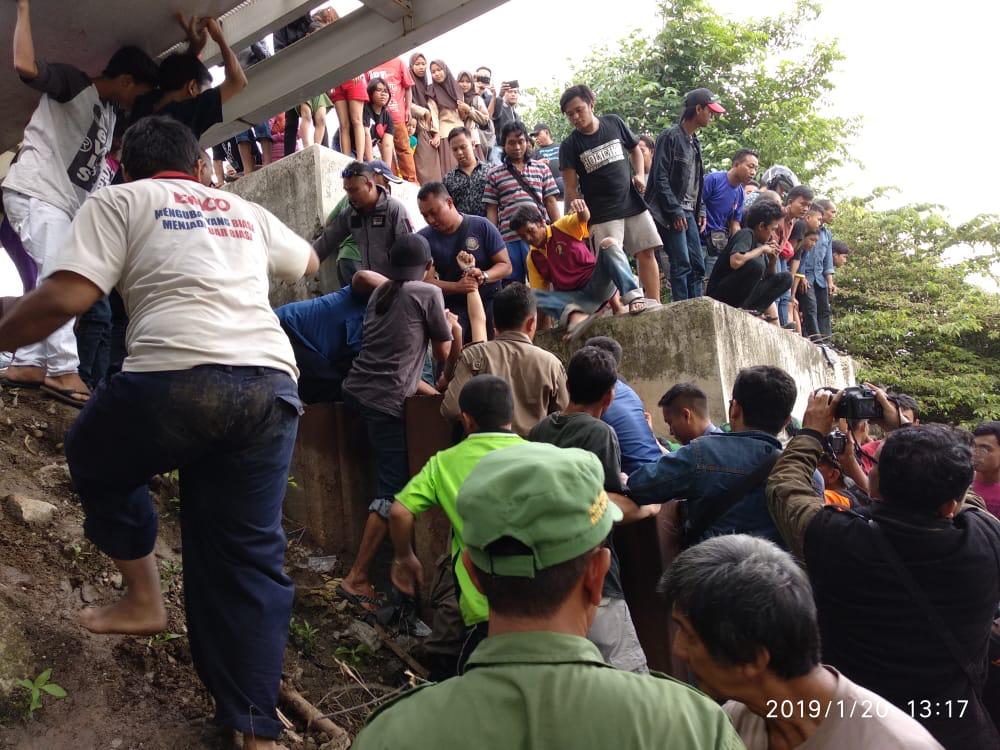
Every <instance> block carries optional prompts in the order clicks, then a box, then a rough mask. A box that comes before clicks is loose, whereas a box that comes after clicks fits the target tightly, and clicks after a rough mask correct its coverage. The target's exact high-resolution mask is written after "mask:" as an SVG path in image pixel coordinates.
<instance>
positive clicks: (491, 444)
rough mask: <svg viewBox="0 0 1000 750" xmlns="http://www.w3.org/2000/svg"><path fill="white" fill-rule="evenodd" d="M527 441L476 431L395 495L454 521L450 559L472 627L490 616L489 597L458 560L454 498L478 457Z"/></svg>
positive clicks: (418, 510) (414, 508) (406, 504)
mask: <svg viewBox="0 0 1000 750" xmlns="http://www.w3.org/2000/svg"><path fill="white" fill-rule="evenodd" d="M524 442H525V441H524V440H522V439H521V438H520V437H518V436H517V435H515V434H514V433H512V432H476V433H473V434H472V435H469V436H468V437H467V438H465V440H463V441H462V442H461V443H459V444H458V445H456V446H454V447H452V448H448V449H447V450H443V451H440V452H438V453H436V454H434V455H433V456H431V458H430V460H429V461H428V462H427V463H426V464H424V468H423V469H421V470H420V473H419V474H417V475H416V476H415V477H413V479H411V480H410V481H409V482H407V483H406V486H405V487H404V488H403V489H402V491H400V492H399V494H397V495H396V502H398V503H399V504H400V505H402V506H403V507H404V508H406V509H407V510H408V511H410V513H413V514H414V515H419V514H421V513H423V512H424V511H425V510H427V509H428V508H433V507H434V506H438V507H440V508H441V510H443V511H444V513H445V515H446V516H448V520H449V521H451V527H452V534H451V559H452V561H453V562H454V564H455V577H456V578H457V579H458V590H459V595H458V607H459V609H460V610H461V612H462V619H463V620H465V624H466V625H468V626H469V627H471V626H473V625H475V624H476V623H478V622H485V621H486V620H488V619H489V616H490V608H489V604H487V602H486V597H484V596H483V595H482V594H481V593H480V592H479V590H478V589H477V588H476V587H475V585H474V584H473V583H472V579H470V578H469V573H468V571H466V569H465V566H464V565H463V564H462V562H461V561H460V560H457V557H458V555H460V554H461V553H462V550H464V549H465V545H464V543H463V542H462V519H461V518H460V517H459V515H458V511H457V510H455V500H456V499H457V498H458V491H459V490H460V489H461V488H462V484H463V483H464V482H465V478H466V477H467V476H469V474H470V473H471V471H472V470H473V469H474V468H476V464H478V463H479V459H481V458H482V457H483V456H485V455H486V454H487V453H490V452H492V451H495V450H498V449H500V448H509V447H510V446H512V445H520V444H522V443H524Z"/></svg>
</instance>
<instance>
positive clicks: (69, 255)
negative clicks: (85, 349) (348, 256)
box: [0, 116, 319, 750]
mask: <svg viewBox="0 0 1000 750" xmlns="http://www.w3.org/2000/svg"><path fill="white" fill-rule="evenodd" d="M201 159H202V154H201V152H200V151H199V149H198V143H197V141H196V140H195V137H194V135H193V134H192V133H191V131H190V130H189V129H188V128H187V126H185V125H183V124H182V123H180V122H177V121H176V120H172V119H170V118H168V117H161V116H154V117H148V118H146V119H144V120H142V121H141V122H139V123H137V124H136V125H133V126H132V127H131V128H129V130H128V131H126V133H125V139H124V144H123V148H122V167H123V169H124V172H125V177H126V181H127V182H126V184H124V185H117V186H112V187H106V188H102V189H101V190H99V191H98V192H96V193H95V194H94V195H92V196H91V197H90V198H89V199H88V200H87V201H86V202H85V203H84V204H83V206H82V207H81V208H80V211H79V212H78V213H77V216H76V219H75V220H74V221H73V226H72V228H71V231H70V235H69V238H68V241H67V242H66V243H65V244H64V245H63V246H61V247H60V248H59V249H58V251H57V252H56V253H55V257H54V258H53V261H52V272H51V274H50V275H49V276H48V278H46V279H45V280H44V281H43V282H42V283H41V285H40V286H39V287H38V288H37V289H36V290H35V291H33V292H31V293H30V294H28V295H26V296H25V297H23V298H22V299H21V301H20V303H18V305H17V306H16V307H15V308H14V309H13V310H12V311H11V312H10V313H9V314H8V315H7V317H5V318H3V319H0V350H4V349H9V348H12V347H16V346H21V345H23V344H26V343H29V342H31V341H37V340H40V339H42V338H44V337H45V336H47V335H48V334H49V333H51V332H52V331H53V330H55V329H56V328H58V327H59V326H60V325H63V324H64V323H65V322H66V321H67V320H69V319H70V318H72V317H73V316H74V315H78V314H79V313H81V312H83V311H84V310H86V309H87V308H89V307H90V305H92V304H93V303H94V301H95V300H96V299H97V298H98V297H100V296H101V295H103V294H107V293H108V292H109V291H111V289H112V288H115V287H117V289H118V291H119V292H120V293H121V296H122V299H123V300H124V303H125V308H126V311H127V312H128V316H129V327H128V334H127V342H126V343H127V352H128V354H127V357H126V359H125V362H124V365H123V368H122V372H121V373H119V374H118V375H115V376H114V377H113V378H111V380H109V381H105V382H103V383H102V384H101V385H100V386H99V387H98V389H97V390H96V391H95V393H94V395H93V397H92V398H91V399H90V400H89V401H88V402H87V404H86V406H85V407H84V408H83V411H82V412H81V413H80V417H79V418H78V419H77V421H76V422H75V423H74V424H73V426H72V428H71V429H70V431H69V434H68V435H67V437H66V457H67V460H68V462H69V468H70V473H71V475H72V478H73V483H74V485H75V486H76V489H77V491H78V492H79V493H80V499H81V502H82V504H83V508H84V511H85V514H86V518H85V520H84V531H85V533H86V535H87V537H88V538H89V539H90V540H91V541H92V542H93V543H94V544H95V545H96V546H97V547H98V549H100V550H101V551H102V552H104V553H105V554H107V555H108V556H109V557H111V558H112V560H113V561H114V563H115V565H116V566H117V567H118V569H119V570H120V571H121V572H122V576H123V578H124V581H125V590H126V593H125V595H124V597H122V599H121V600H119V601H118V602H117V603H115V604H112V605H110V606H105V607H95V608H87V609H84V610H83V611H82V612H81V615H80V619H81V622H82V623H83V625H84V626H85V627H86V628H88V629H89V630H91V631H92V632H95V633H128V634H134V635H146V634H151V633H157V632H159V631H161V630H162V629H163V628H164V627H165V626H166V624H167V616H166V611H165V610H164V607H163V600H162V597H161V594H160V582H159V576H158V573H157V568H156V560H155V558H154V556H153V546H154V543H155V541H156V531H157V517H156V511H155V509H154V506H153V504H152V502H151V500H150V498H149V493H148V490H147V486H146V485H147V482H148V481H149V479H150V477H152V476H153V475H154V474H161V473H163V472H167V471H171V470H173V469H177V468H180V498H181V531H182V542H183V549H184V553H183V554H184V595H185V607H186V610H187V624H188V638H189V641H190V645H191V656H192V660H193V662H194V666H195V668H196V669H197V671H198V675H199V676H200V677H201V679H202V681H204V683H205V685H206V687H207V688H208V690H209V692H210V693H211V694H212V696H213V698H215V702H216V717H215V719H216V722H217V723H219V724H221V725H223V726H225V727H230V728H233V729H236V730H239V731H241V732H243V733H244V743H243V747H244V748H253V749H254V750H259V748H271V747H274V743H273V739H272V738H274V737H276V736H278V734H280V732H281V729H282V725H281V723H280V722H279V720H278V717H277V713H276V709H275V705H276V702H277V693H278V684H279V682H280V679H281V666H282V657H283V653H284V648H285V641H286V638H287V634H288V622H289V616H290V614H291V606H292V593H293V589H292V583H291V581H290V580H289V578H288V577H287V576H286V575H285V574H284V572H283V570H282V566H283V564H284V551H285V544H286V540H285V536H284V533H283V532H282V528H281V504H282V500H283V498H284V493H285V487H286V485H287V482H288V466H289V463H290V461H291V455H292V448H293V445H294V442H295V431H296V427H297V425H298V416H299V414H300V412H301V408H302V407H301V404H300V402H299V399H298V394H297V392H296V385H295V378H296V377H297V376H298V371H297V370H296V367H295V357H294V355H293V353H292V348H291V345H290V344H289V342H288V337H287V336H286V335H285V334H284V332H283V331H282V330H281V327H280V325H279V324H278V319H277V317H276V316H275V314H274V312H273V311H272V310H271V307H270V305H269V304H268V298H267V293H268V276H269V274H270V275H273V276H275V277H277V278H279V279H282V280H285V281H294V280H296V279H298V278H300V277H301V276H302V275H303V274H309V273H314V272H315V271H316V270H317V269H318V268H319V259H318V258H317V257H316V254H315V253H314V252H313V251H312V249H311V248H310V246H309V243H308V242H306V241H305V240H303V239H301V238H300V237H298V236H297V235H295V234H294V233H293V232H292V231H291V230H290V229H289V228H288V227H286V226H285V225H284V224H282V223H281V222H280V221H278V220H277V219H276V218H275V217H274V216H273V215H271V214H270V213H268V212H267V211H266V210H264V209H263V208H261V207H260V206H257V205H255V204H253V203H249V202H247V201H244V200H243V199H241V198H239V197H237V196H235V195H232V194H230V193H225V192H222V191H219V190H215V189H213V188H210V187H204V186H203V185H202V184H201V183H200V182H198V180H197V178H196V175H198V174H199V168H200V164H199V162H200V161H201Z"/></svg>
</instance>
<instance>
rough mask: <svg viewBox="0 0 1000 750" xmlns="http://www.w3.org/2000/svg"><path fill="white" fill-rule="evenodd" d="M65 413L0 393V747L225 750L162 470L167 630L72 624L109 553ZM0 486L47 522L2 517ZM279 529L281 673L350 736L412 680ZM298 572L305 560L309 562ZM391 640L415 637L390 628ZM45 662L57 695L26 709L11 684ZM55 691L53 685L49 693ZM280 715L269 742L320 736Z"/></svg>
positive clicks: (170, 485) (105, 573)
mask: <svg viewBox="0 0 1000 750" xmlns="http://www.w3.org/2000/svg"><path fill="white" fill-rule="evenodd" d="M75 415H76V412H75V410H73V409H72V408H71V407H66V406H63V405H59V404H56V403H54V402H52V401H50V400H48V399H46V398H44V397H43V396H42V395H41V394H39V393H37V392H31V391H24V390H19V391H11V390H8V389H2V391H0V506H2V507H0V748H18V749H19V750H20V749H24V750H34V749H37V750H62V749H63V748H66V749H69V748H73V750H89V749H90V748H95V749H96V748H102V749H103V748H111V749H113V750H131V749H133V748H143V749H146V750H181V749H182V748H183V749H184V750H190V749H193V748H230V747H236V746H237V745H236V744H235V740H234V738H233V737H232V736H231V735H228V734H225V733H221V732H219V731H218V730H216V729H215V728H214V727H213V726H212V724H211V717H212V712H213V707H212V701H211V699H210V697H209V696H208V694H207V693H206V692H205V690H204V689H203V687H202V686H201V683H200V682H199V680H198V678H197V676H196V675H195V672H194V669H193V667H192V666H191V659H190V653H189V651H188V647H187V640H186V637H185V626H184V610H183V599H182V593H181V572H182V556H181V549H180V528H179V522H178V510H179V500H178V499H177V484H176V479H175V478H174V477H170V476H166V477H161V478H157V480H156V481H155V482H154V492H155V496H156V498H157V503H158V506H159V511H160V517H161V525H160V537H159V540H158V542H157V547H156V555H157V559H158V564H159V568H160V578H161V583H162V586H163V590H164V594H165V597H166V600H167V608H168V612H169V626H168V629H167V631H165V633H164V634H162V635H160V636H158V637H154V638H136V637H126V636H97V635H92V634H90V633H89V632H87V631H86V630H84V629H83V628H82V627H80V626H79V624H78V623H77V619H76V618H77V612H78V611H79V609H80V608H81V607H83V606H85V604H88V603H93V604H102V603H107V602H110V601H112V600H113V599H114V598H115V597H117V596H119V595H120V593H121V591H120V588H119V587H120V586H121V580H120V577H119V576H118V575H117V573H116V571H115V569H114V567H113V566H112V565H111V563H110V562H109V560H108V559H107V558H106V557H104V556H103V555H102V554H100V553H99V552H98V551H97V550H96V549H94V547H93V546H92V545H91V544H90V543H89V542H88V541H86V539H84V536H83V528H82V518H83V515H82V512H81V509H80V506H79V503H78V501H77V498H76V496H75V494H74V492H73V488H72V485H71V483H70V480H69V474H68V470H67V468H66V462H65V458H64V456H63V452H62V440H63V437H64V435H65V431H66V429H67V428H68V426H69V424H71V422H72V420H73V418H74V417H75ZM11 494H18V495H22V496H26V497H29V498H32V499H35V500H42V501H45V502H48V503H51V504H53V505H54V506H56V510H55V513H54V515H53V518H52V520H51V522H49V523H47V524H44V525H42V526H39V527H32V526H28V525H26V524H25V523H23V522H22V521H20V520H18V519H16V518H14V517H13V516H12V515H11V514H10V513H9V512H8V508H7V505H8V504H7V503H5V502H3V500H4V498H6V497H7V496H8V495H11ZM286 529H287V531H288V534H289V550H288V563H287V564H288V570H289V574H290V575H291V576H292V578H293V579H294V580H295V582H296V589H297V593H296V604H295V612H294V615H293V619H292V626H291V631H290V635H291V637H290V644H289V648H288V650H287V652H286V658H285V671H286V674H287V675H288V681H289V683H290V684H291V685H292V687H293V688H295V689H297V690H298V691H299V692H300V693H301V694H302V695H303V696H304V697H305V698H306V699H307V700H308V701H310V702H311V703H313V704H314V705H315V706H317V707H318V708H319V709H320V710H321V711H322V712H324V713H331V714H333V715H332V717H331V718H332V720H333V721H334V722H336V723H337V724H338V725H340V726H342V727H344V728H345V729H347V730H348V732H349V733H350V734H351V735H352V736H353V734H355V733H356V732H357V730H358V729H359V728H360V727H361V726H362V725H363V723H364V720H365V718H366V717H367V715H368V713H369V712H370V711H371V710H372V709H373V708H374V707H375V706H377V705H378V704H379V703H380V702H381V701H382V700H384V699H385V698H386V697H391V696H392V695H393V694H395V693H396V692H398V690H399V689H400V686H401V685H404V684H406V682H407V681H408V679H409V680H411V681H412V678H408V677H407V675H406V667H405V665H404V664H403V662H402V661H400V660H399V659H398V658H397V657H396V656H394V655H393V654H392V653H391V651H390V650H389V648H387V647H386V646H385V645H384V643H382V642H380V640H379V639H378V637H377V636H376V635H375V633H374V631H373V630H372V628H371V627H369V626H367V625H366V624H365V623H363V622H361V621H359V620H358V619H357V617H356V614H357V613H355V612H352V610H351V609H350V608H349V606H348V605H347V603H346V602H344V601H342V600H340V599H339V598H338V597H337V596H336V594H335V588H336V584H337V582H338V580H339V579H338V576H339V575H342V573H343V569H342V567H341V565H340V564H336V565H334V566H333V567H332V568H331V567H330V563H331V562H332V561H330V560H316V559H312V562H311V563H310V559H311V558H317V557H319V556H320V555H322V553H320V552H317V551H316V550H312V549H310V548H309V547H308V546H307V543H306V541H305V540H303V539H302V532H301V529H297V528H294V527H286ZM310 568H312V569H310ZM392 636H393V639H394V641H395V642H396V643H397V644H399V645H401V646H402V647H403V648H404V649H410V648H412V647H413V646H414V645H416V641H415V639H413V638H411V637H409V636H406V635H400V634H396V633H393V634H392ZM45 670H51V678H50V680H51V682H53V683H55V684H57V685H59V686H60V687H62V688H63V689H64V690H65V693H66V697H64V698H57V697H53V696H50V695H48V694H44V693H43V694H42V695H41V698H42V705H41V708H38V709H37V710H35V711H34V712H33V713H32V714H31V715H30V716H29V715H28V704H29V691H28V690H26V689H25V688H23V687H20V686H16V685H14V686H13V687H12V685H13V682H14V681H15V680H20V679H29V680H32V679H35V678H36V677H37V676H38V675H40V674H41V673H42V672H43V671H45ZM55 692H58V691H55ZM281 709H282V712H283V714H284V715H285V716H287V717H288V719H289V720H290V721H291V723H292V724H293V726H292V728H291V730H290V731H289V732H286V734H285V736H284V737H283V738H282V742H283V744H285V745H286V746H287V747H289V748H292V749H293V750H299V749H300V748H319V747H322V745H323V744H324V743H325V742H326V740H327V739H328V738H327V737H326V736H324V735H323V734H322V733H321V732H318V731H316V730H314V729H308V728H307V727H306V724H305V721H303V720H302V719H301V718H300V717H299V716H298V715H297V714H296V713H295V712H294V711H293V710H292V709H291V708H289V707H288V706H284V705H283V706H282V707H281Z"/></svg>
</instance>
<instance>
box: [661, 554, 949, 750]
mask: <svg viewBox="0 0 1000 750" xmlns="http://www.w3.org/2000/svg"><path fill="white" fill-rule="evenodd" d="M660 591H661V592H662V593H664V594H666V596H667V599H668V601H669V602H670V603H671V606H672V608H673V611H672V618H673V621H674V622H675V623H676V625H677V634H676V635H675V636H674V640H673V648H674V653H675V654H676V655H677V656H679V657H680V658H681V659H683V660H684V661H686V662H687V663H688V666H689V667H690V668H691V671H692V672H694V674H695V676H696V677H697V679H698V687H699V688H701V689H702V690H703V691H704V692H706V693H708V694H709V695H710V696H712V697H713V698H716V699H728V702H727V703H726V704H725V705H724V706H723V709H724V710H725V711H726V713H728V714H729V718H730V719H732V721H733V726H735V727H736V731H737V733H738V734H739V735H740V738H741V739H742V740H743V742H744V744H746V746H747V748H748V750H768V748H771V747H780V748H802V749H803V750H805V749H806V748H808V749H809V750H843V748H851V750H939V749H940V748H941V745H940V744H939V743H938V742H937V741H936V740H935V739H934V738H933V737H932V736H931V735H930V733H928V732H927V730H926V729H924V728H923V727H922V726H921V725H920V724H919V723H918V722H917V721H916V720H915V719H913V718H911V717H910V716H909V715H907V714H906V713H905V712H903V711H901V710H900V709H898V708H896V707H895V706H894V705H892V704H891V703H889V701H887V700H886V699H885V698H882V697H881V696H880V695H877V694H876V693H873V692H872V691H870V690H866V689H865V688H863V687H861V686H860V685H857V684H855V683H853V682H851V681H850V680H848V679H847V678H846V677H844V675H842V674H840V673H838V672H837V671H836V670H834V669H832V668H831V667H827V666H825V665H823V664H821V663H820V638H819V626H818V624H817V621H816V605H815V603H814V601H813V596H812V589H811V588H810V586H809V579H808V577H807V576H806V574H805V572H804V571H803V570H802V569H801V568H800V567H799V566H798V565H797V564H796V563H795V560H794V559H793V558H792V556H791V555H789V554H788V553H787V552H785V551H784V550H782V549H780V548H778V546H777V545H775V544H774V543H773V542H770V541H768V540H766V539H760V538H758V537H752V536H746V535H743V534H734V535H726V536H717V537H713V538H711V539H708V540H706V541H704V542H702V543H701V544H698V545H696V546H694V547H691V548H690V549H688V550H685V551H684V552H683V553H681V554H680V555H679V556H678V557H677V559H676V560H675V561H674V563H673V565H671V567H670V569H669V570H668V571H667V572H666V573H664V575H663V579H662V580H661V582H660ZM958 703H960V701H959V702H958ZM954 710H955V711H956V715H957V712H958V711H959V710H960V707H959V706H955V707H954Z"/></svg>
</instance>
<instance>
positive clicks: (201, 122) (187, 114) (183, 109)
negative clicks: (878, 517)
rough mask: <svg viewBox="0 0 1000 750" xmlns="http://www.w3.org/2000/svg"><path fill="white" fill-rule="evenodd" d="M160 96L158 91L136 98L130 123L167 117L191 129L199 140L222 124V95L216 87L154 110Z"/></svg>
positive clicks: (160, 93)
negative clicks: (211, 128) (149, 118)
mask: <svg viewBox="0 0 1000 750" xmlns="http://www.w3.org/2000/svg"><path fill="white" fill-rule="evenodd" d="M162 95H163V94H162V92H160V91H151V92H149V93H148V94H143V95H142V96H139V97H137V98H136V100H135V105H134V106H133V107H132V122H133V123H136V122H138V121H139V120H141V119H142V118H143V117H148V116H149V115H167V116H169V117H172V118H173V119H175V120H177V121H178V122H183V123H184V124H185V125H187V126H188V127H189V128H191V132H192V133H194V135H195V137H196V138H201V136H202V134H203V133H204V132H205V131H206V130H208V129H209V128H210V127H212V126H213V125H215V124H216V123H217V122H222V94H221V93H220V91H219V88H218V87H217V86H216V87H213V88H210V89H208V90H207V91H204V92H202V93H201V94H199V95H198V96H196V97H194V98H193V99H184V100H183V101H179V102H170V104H168V105H166V106H165V107H163V108H162V109H156V102H157V101H159V99H160V97H161V96H162Z"/></svg>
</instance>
